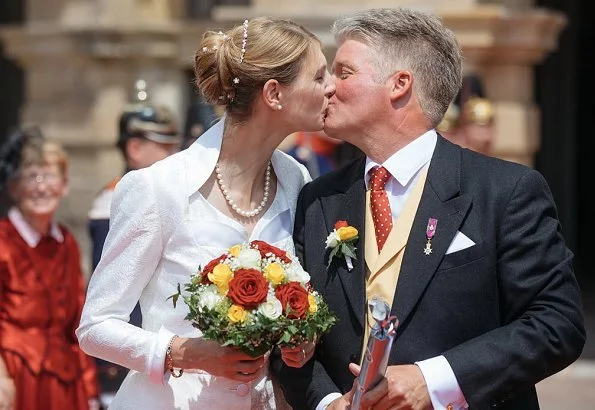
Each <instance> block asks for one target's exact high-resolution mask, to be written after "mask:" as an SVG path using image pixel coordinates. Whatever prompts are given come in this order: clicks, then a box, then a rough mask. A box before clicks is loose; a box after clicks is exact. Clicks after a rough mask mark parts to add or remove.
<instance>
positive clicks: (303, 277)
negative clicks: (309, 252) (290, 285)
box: [285, 263, 310, 285]
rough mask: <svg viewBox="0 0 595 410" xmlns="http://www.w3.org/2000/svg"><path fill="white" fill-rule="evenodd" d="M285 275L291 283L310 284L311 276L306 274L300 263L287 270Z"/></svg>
mask: <svg viewBox="0 0 595 410" xmlns="http://www.w3.org/2000/svg"><path fill="white" fill-rule="evenodd" d="M285 275H287V276H286V278H287V280H288V281H289V282H299V283H301V284H303V285H305V284H306V283H308V282H310V274H309V273H308V272H306V271H305V270H304V269H303V268H302V266H301V265H300V264H299V263H292V264H291V265H290V266H289V268H287V269H286V270H285Z"/></svg>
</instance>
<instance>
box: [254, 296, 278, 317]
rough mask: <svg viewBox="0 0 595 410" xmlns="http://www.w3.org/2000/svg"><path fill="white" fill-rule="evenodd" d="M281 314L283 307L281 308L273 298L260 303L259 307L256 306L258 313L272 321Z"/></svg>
mask: <svg viewBox="0 0 595 410" xmlns="http://www.w3.org/2000/svg"><path fill="white" fill-rule="evenodd" d="M282 312H283V306H281V302H280V301H279V299H277V298H274V297H273V298H269V299H267V301H266V302H264V303H261V304H260V306H258V313H260V314H261V315H263V316H265V317H268V318H269V319H272V320H275V319H277V318H278V317H279V316H281V313H282Z"/></svg>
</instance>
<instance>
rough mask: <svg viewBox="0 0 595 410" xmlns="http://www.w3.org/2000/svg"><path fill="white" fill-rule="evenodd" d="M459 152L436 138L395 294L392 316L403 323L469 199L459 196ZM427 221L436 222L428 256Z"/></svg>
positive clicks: (464, 212) (434, 267)
mask: <svg viewBox="0 0 595 410" xmlns="http://www.w3.org/2000/svg"><path fill="white" fill-rule="evenodd" d="M460 172H461V148H460V147H458V146H456V145H454V144H452V143H449V142H447V141H446V140H444V139H443V138H442V137H439V138H438V143H437V144H436V149H435V151H434V155H433V157H432V161H431V163H430V168H429V170H428V177H427V181H426V185H425V187H424V191H423V194H422V198H421V201H420V204H419V207H418V209H417V213H416V215H415V219H414V221H413V226H412V228H411V233H410V234H409V240H408V242H407V247H406V249H405V254H404V255H403V263H402V265H401V272H400V275H399V281H398V285H397V291H396V294H395V302H394V304H393V307H392V313H393V314H395V315H397V317H398V319H399V321H400V322H401V323H404V322H405V321H406V320H407V318H408V316H409V315H410V313H411V312H412V310H413V308H414V307H415V305H416V304H417V302H418V300H419V299H420V298H421V296H422V294H423V292H424V290H425V289H426V287H427V286H428V284H429V282H430V280H431V279H432V277H433V276H434V274H435V273H436V269H437V268H438V265H439V264H440V261H441V260H442V258H443V256H444V254H445V253H446V250H447V249H448V246H449V245H450V243H451V241H452V240H453V238H454V236H455V234H456V233H457V230H458V228H459V226H460V225H461V223H462V222H463V219H464V217H465V215H466V214H467V211H468V209H469V206H470V205H471V199H470V198H469V197H467V196H465V195H460V179H461V174H460ZM429 218H434V219H436V220H437V221H438V222H437V225H436V233H435V235H434V238H433V239H432V242H431V244H432V253H431V254H429V255H426V254H424V247H425V245H426V242H427V238H426V228H427V225H428V220H429Z"/></svg>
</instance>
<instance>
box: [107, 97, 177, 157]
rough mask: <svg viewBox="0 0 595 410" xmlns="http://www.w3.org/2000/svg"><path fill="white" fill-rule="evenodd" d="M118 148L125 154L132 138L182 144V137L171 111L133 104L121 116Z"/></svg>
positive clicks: (143, 104)
mask: <svg viewBox="0 0 595 410" xmlns="http://www.w3.org/2000/svg"><path fill="white" fill-rule="evenodd" d="M119 132H120V135H119V137H118V147H119V148H120V149H121V150H122V151H123V152H124V149H125V146H126V142H127V141H128V140H129V139H130V138H133V137H134V138H143V139H147V140H149V141H153V142H157V143H160V144H180V142H181V136H180V133H179V130H178V128H177V126H176V123H175V120H174V116H173V115H172V113H171V111H170V110H168V109H167V108H166V107H164V106H160V105H151V104H145V103H138V104H131V105H129V106H127V107H126V108H125V109H124V111H123V112H122V114H121V115H120V124H119Z"/></svg>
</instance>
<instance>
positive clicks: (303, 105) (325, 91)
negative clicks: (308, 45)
mask: <svg viewBox="0 0 595 410" xmlns="http://www.w3.org/2000/svg"><path fill="white" fill-rule="evenodd" d="M334 92H335V85H334V83H333V81H332V79H331V76H330V74H329V72H328V70H327V65H326V58H325V57H324V54H322V51H321V50H320V48H319V47H314V48H313V49H312V51H311V52H310V53H309V54H308V56H307V58H306V60H304V63H303V65H302V68H301V70H300V73H299V75H298V77H297V78H296V80H295V81H294V82H293V83H292V84H291V86H290V87H289V89H288V92H287V93H286V95H285V98H283V101H284V103H283V111H284V112H285V115H286V117H287V118H288V121H290V122H291V124H292V125H293V127H294V128H295V130H296V131H319V130H321V129H322V128H323V127H324V119H325V117H326V110H327V107H328V100H329V98H330V97H331V96H332V95H333V93H334Z"/></svg>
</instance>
